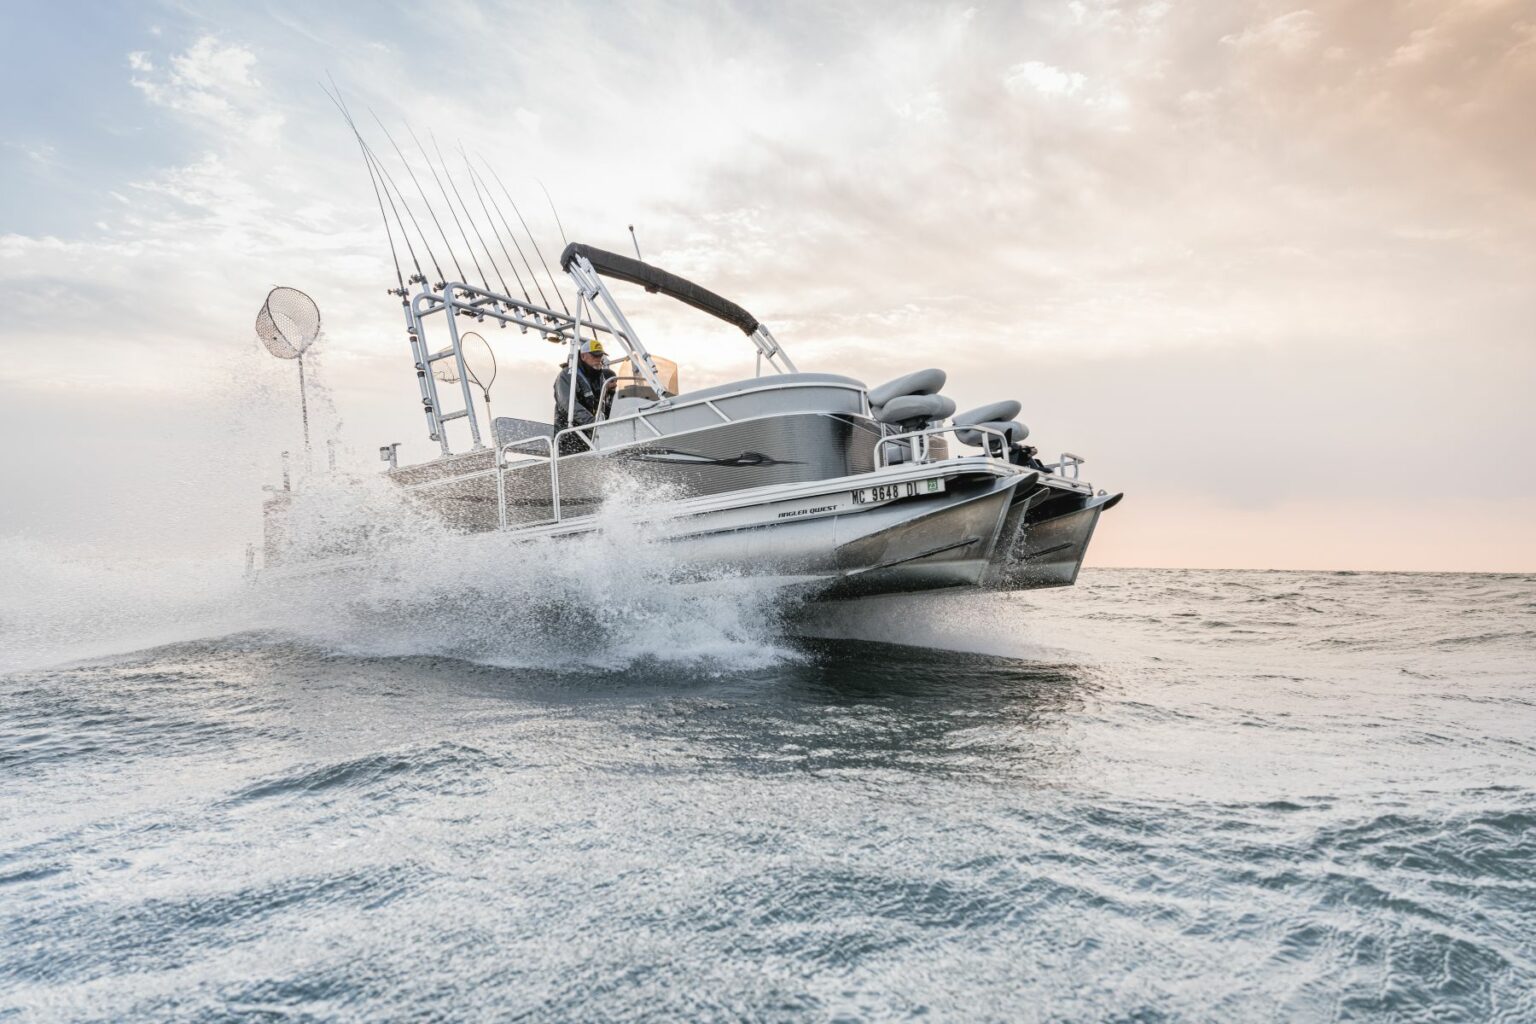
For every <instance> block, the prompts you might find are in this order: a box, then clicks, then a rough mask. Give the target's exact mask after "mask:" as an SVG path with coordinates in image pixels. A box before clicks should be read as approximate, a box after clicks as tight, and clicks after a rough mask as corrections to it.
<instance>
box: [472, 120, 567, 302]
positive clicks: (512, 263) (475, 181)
mask: <svg viewBox="0 0 1536 1024" xmlns="http://www.w3.org/2000/svg"><path fill="white" fill-rule="evenodd" d="M459 155H460V156H462V157H463V158H464V169H465V170H466V171H468V172H469V184H470V187H471V188H473V189H474V190H475V198H476V199H478V200H479V201H480V209H481V210H483V211H485V219H486V220H487V221H489V222H490V225H491V234H493V235H495V236H496V244H497V245H499V246H501V252H502V255H503V256H505V257H506V258H507V266H509V267H511V268H512V276H513V277H514V278H516V280H517V287H518V288H519V289H520V290H521V291H522V293H523V298H524V299H526V300H527V301H528V302H530V303H531V302H532V301H533V297H532V296H530V295H529V294H528V288H527V286H525V285H524V284H523V276H522V275H521V274H519V273H518V272H517V261H516V260H514V259H513V258H512V254H511V253H510V252H508V251H507V243H506V241H505V240H504V239H503V238H502V237H501V232H500V231H497V230H496V220H495V218H494V217H492V216H491V208H490V207H489V206H487V205H485V192H484V191H483V190H482V189H481V188H480V179H479V177H478V176H477V175H476V174H475V166H474V164H471V163H470V162H469V154H468V153H466V152H464V146H463V144H462V143H460V145H459ZM513 241H514V242H516V241H517V240H516V239H513ZM535 283H537V282H535ZM545 305H546V306H547V305H549V303H548V302H547V301H546V302H545ZM524 329H525V330H526V328H524Z"/></svg>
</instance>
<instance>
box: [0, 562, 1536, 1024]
mask: <svg viewBox="0 0 1536 1024" xmlns="http://www.w3.org/2000/svg"><path fill="white" fill-rule="evenodd" d="M619 589H620V590H628V589H629V588H622V587H621V588H619ZM622 598H623V595H622V594H618V595H616V596H614V597H613V600H615V601H619V603H620V606H619V609H618V612H617V613H616V614H618V615H619V616H620V617H624V618H625V621H624V622H623V623H619V624H618V625H615V624H614V622H613V621H611V620H610V621H603V620H602V617H598V619H597V620H595V621H594V620H593V619H591V618H590V617H588V616H587V615H584V614H580V613H577V612H574V611H569V610H568V611H567V612H566V613H564V614H559V615H553V616H552V615H550V614H549V613H548V609H545V610H544V612H541V613H539V614H538V615H535V616H534V618H535V619H536V620H538V621H539V622H540V623H541V624H540V625H539V626H538V628H539V629H541V630H544V631H546V632H550V633H552V634H554V635H556V636H557V637H558V640H557V642H553V643H552V644H551V645H549V646H548V647H547V649H545V650H544V651H543V655H542V656H541V657H538V658H523V657H518V656H516V655H517V653H518V651H519V650H521V649H522V647H519V645H523V647H526V645H527V644H529V643H532V642H534V641H533V640H532V639H530V637H531V634H528V633H527V632H526V621H527V616H526V615H524V614H523V613H525V612H527V611H528V609H527V608H526V607H521V606H515V607H510V608H501V609H495V608H489V607H483V606H482V607H479V608H476V609H473V614H475V615H478V616H480V617H481V620H482V622H484V621H490V622H492V623H493V624H494V623H499V622H502V621H503V620H502V618H499V617H505V618H506V619H508V620H510V619H512V618H514V617H516V618H519V619H520V621H522V623H523V625H522V626H519V627H518V628H519V629H522V630H524V631H523V632H518V631H517V630H514V629H512V627H511V626H510V625H507V626H506V629H508V630H511V631H512V634H513V635H515V637H516V638H517V641H516V643H515V644H510V645H505V646H503V647H500V648H494V649H492V648H488V647H487V646H486V644H485V643H484V642H483V641H484V639H485V635H486V634H485V631H484V630H483V629H482V630H481V631H480V633H479V636H480V639H479V640H477V642H476V643H475V644H473V645H471V646H470V648H468V649H466V650H464V651H463V652H461V654H462V656H454V646H453V639H452V635H451V621H446V620H444V621H435V622H434V623H433V625H432V627H431V628H432V629H433V630H436V631H438V633H437V634H434V635H435V636H437V639H436V640H433V641H432V642H427V639H426V638H423V636H421V635H418V634H409V633H406V634H401V633H400V632H399V630H396V629H393V628H392V627H391V628H381V629H379V630H378V631H377V632H376V633H375V634H373V635H372V636H371V639H370V640H369V642H367V643H359V642H356V636H357V634H356V632H355V631H353V632H346V631H342V632H334V631H333V632H332V633H330V634H325V633H316V632H314V631H310V632H306V633H304V634H302V635H296V634H295V633H294V632H293V631H291V630H274V629H261V630H250V629H247V630H243V631H241V632H237V633H235V634H233V635H229V636H225V637H223V638H222V639H204V640H196V641H184V642H180V643H176V644H173V645H170V646H158V647H154V648H152V649H149V650H140V651H138V652H137V653H132V654H112V655H105V656H102V655H100V652H93V656H94V658H95V660H90V661H85V662H80V661H75V662H72V663H70V664H67V665H65V666H64V667H37V666H36V665H35V664H33V665H30V666H21V667H16V666H13V667H12V668H11V669H10V670H9V671H8V672H7V674H5V675H3V676H0V780H3V786H0V935H3V940H4V941H3V944H0V1020H10V1019H16V1020H27V1021H31V1020H38V1021H53V1020H103V1021H106V1020H112V1021H118V1020H209V1021H213V1020H231V1019H248V1020H290V1021H291V1020H336V1019H370V1020H377V1019H402V1020H403V1019H442V1020H448V1019H453V1020H458V1019H470V1020H476V1019H507V1018H514V1017H527V1018H532V1019H574V1020H623V1019H646V1018H649V1019H688V1020H736V1019H742V1018H747V1019H767V1020H773V1019H793V1020H806V1019H809V1020H830V1019H838V1020H853V1019H894V1018H908V1017H924V1018H926V1019H931V1020H1010V1021H1020V1020H1022V1021H1032V1020H1082V1021H1098V1020H1137V1021H1177V1020H1224V1021H1230V1020H1362V1019H1381V1020H1435V1021H1457V1020H1466V1021H1483V1020H1509V1021H1521V1020H1523V1021H1530V1020H1536V996H1533V990H1536V685H1533V683H1536V679H1533V677H1536V577H1515V576H1446V575H1354V574H1299V573H1235V572H1233V573H1218V572H1191V571H1131V570H1114V571H1111V570H1103V571H1097V572H1093V571H1090V572H1086V573H1085V574H1084V577H1083V580H1082V581H1081V583H1080V584H1079V586H1078V587H1076V588H1075V589H1072V590H1070V591H1052V592H1040V593H1034V594H1022V595H1007V596H1002V597H997V596H990V597H989V596H979V595H962V596H951V595H932V596H928V597H922V598H902V599H879V600H873V601H868V602H864V603H861V604H857V605H845V606H815V605H813V606H809V607H805V608H801V609H798V610H796V609H790V610H788V611H787V612H786V611H785V610H783V609H769V608H765V607H764V606H763V604H762V603H761V602H757V601H753V602H748V603H746V604H742V603H741V602H742V600H743V598H742V597H741V595H740V594H736V593H729V592H726V593H720V594H716V595H712V596H710V597H709V598H708V599H707V602H706V603H705V604H704V605H700V606H698V607H694V608H692V609H690V608H688V607H687V606H686V605H685V604H682V605H674V606H672V608H671V612H670V614H673V615H674V616H678V615H681V618H680V619H679V620H678V621H670V622H668V621H661V620H660V619H658V618H654V617H652V618H647V614H649V613H647V612H646V611H645V609H646V608H647V605H646V603H645V600H644V599H643V597H635V596H634V595H633V594H631V595H630V596H629V598H628V600H630V601H631V602H632V604H631V605H628V606H626V605H624V604H623V601H622ZM732 602H736V604H735V605H733V608H734V611H732V612H731V615H730V616H728V617H727V618H726V619H725V620H721V619H719V618H718V616H719V615H720V609H721V608H722V607H724V606H726V605H731V603H732ZM610 604H611V602H610ZM781 615H787V618H781V617H779V616H781ZM406 618H410V616H406ZM14 621H20V620H14ZM14 621H13V625H14ZM349 621H350V620H349ZM722 621H724V622H725V625H724V626H721V627H720V629H719V630H716V632H715V633H711V632H710V628H706V627H710V624H711V623H714V624H715V625H719V623H720V622H722ZM348 628H349V629H351V627H350V626H349V627H348ZM501 628H502V627H500V626H497V627H496V629H493V630H492V631H491V632H492V633H496V635H501V634H500V633H498V632H497V630H499V629H501ZM443 631H447V632H443ZM343 633H345V636H344V635H343ZM391 636H393V638H394V640H393V641H392V642H390V643H385V642H384V641H385V640H386V639H389V638H390V637H391ZM402 636H403V639H402ZM348 637H351V639H350V640H348V639H347V638H348ZM642 637H653V638H654V637H660V638H661V639H660V641H658V642H657V643H654V644H651V645H650V646H647V645H646V644H644V643H640V642H638V640H637V638H642ZM847 637H859V638H862V639H859V640H849V639H846V638H847ZM722 638H723V639H722ZM343 641H346V642H343ZM691 645H697V650H695V649H694V647H693V646H691ZM898 645H906V646H898ZM140 646H142V645H140ZM120 649H123V650H127V649H129V648H126V647H124V648H120ZM412 651H415V652H423V651H425V652H430V653H411V652H412ZM583 652H585V653H587V654H591V653H599V654H603V653H606V654H607V655H609V656H608V657H606V658H605V657H596V658H583V657H579V656H578V655H579V654H581V653H583ZM694 655H697V656H694ZM583 662H585V663H587V664H589V665H591V666H595V667H581V665H582V663H583ZM509 666H510V667H509Z"/></svg>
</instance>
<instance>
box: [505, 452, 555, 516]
mask: <svg viewBox="0 0 1536 1024" xmlns="http://www.w3.org/2000/svg"><path fill="white" fill-rule="evenodd" d="M534 442H541V443H543V445H544V448H545V450H546V451H547V452H548V453H549V454H547V455H544V456H539V455H535V454H533V453H531V452H530V453H527V458H528V459H538V458H543V459H544V460H545V461H546V462H548V463H549V506H550V511H551V513H552V514H553V516H554V518H552V519H550V520H549V521H550V522H552V523H558V522H559V521H560V460H559V459H557V458H555V440H554V438H552V437H547V436H545V435H544V434H534V435H533V436H532V437H520V438H518V439H517V440H516V441H508V442H507V443H506V444H502V445H497V446H496V507H497V509H498V510H499V514H498V516H497V518H498V519H499V521H500V523H501V528H502V529H503V530H505V529H506V528H507V490H506V487H507V484H506V473H507V452H509V451H511V450H512V449H513V448H516V447H517V446H518V445H520V444H531V443H534ZM524 461H526V460H524Z"/></svg>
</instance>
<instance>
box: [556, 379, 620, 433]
mask: <svg viewBox="0 0 1536 1024" xmlns="http://www.w3.org/2000/svg"><path fill="white" fill-rule="evenodd" d="M615 376H616V375H615V374H614V372H613V371H612V370H607V369H599V370H590V369H588V368H587V367H585V366H582V365H581V364H580V363H578V364H577V371H576V409H575V415H574V416H573V417H572V418H571V420H570V421H569V422H567V421H566V410H567V408H568V407H569V406H570V402H571V368H570V367H569V366H565V367H562V368H561V370H560V375H559V376H558V377H556V378H555V430H556V431H557V432H558V431H561V430H564V429H565V428H566V427H584V426H586V425H587V424H589V423H592V422H594V421H596V419H597V401H598V396H599V395H601V394H602V392H603V385H604V383H606V382H607V381H610V380H612V379H613V378H614V377H615ZM612 401H613V393H612V392H611V391H610V392H609V393H608V395H607V396H606V399H605V404H608V403H612Z"/></svg>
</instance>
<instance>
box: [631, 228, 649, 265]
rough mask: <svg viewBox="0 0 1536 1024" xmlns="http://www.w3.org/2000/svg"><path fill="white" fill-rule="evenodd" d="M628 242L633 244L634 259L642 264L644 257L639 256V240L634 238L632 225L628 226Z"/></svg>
mask: <svg viewBox="0 0 1536 1024" xmlns="http://www.w3.org/2000/svg"><path fill="white" fill-rule="evenodd" d="M629 240H630V241H631V242H634V243H635V259H637V260H639V261H640V262H641V263H644V262H645V257H644V256H641V255H640V239H638V238H636V237H635V226H634V225H633V224H631V225H630V226H629Z"/></svg>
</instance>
